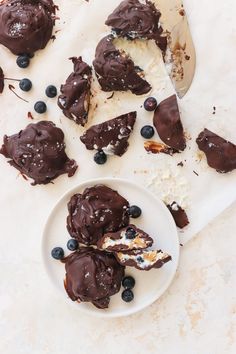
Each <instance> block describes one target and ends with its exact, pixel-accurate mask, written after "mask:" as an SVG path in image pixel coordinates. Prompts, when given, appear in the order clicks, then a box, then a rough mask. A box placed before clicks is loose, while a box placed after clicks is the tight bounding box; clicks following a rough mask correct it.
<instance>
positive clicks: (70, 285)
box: [63, 247, 124, 309]
mask: <svg viewBox="0 0 236 354" xmlns="http://www.w3.org/2000/svg"><path fill="white" fill-rule="evenodd" d="M63 263H65V269H66V277H65V282H64V284H65V289H66V292H67V294H68V296H69V297H70V298H71V300H72V301H79V302H80V301H82V302H91V303H92V304H93V305H95V306H96V307H98V308H100V309H104V308H107V307H108V305H109V302H110V296H112V295H114V294H116V293H118V292H119V290H120V287H121V281H122V278H123V276H124V267H122V266H121V265H120V264H119V263H118V262H117V260H116V258H115V257H114V255H113V254H111V253H107V252H103V251H99V250H96V249H93V248H88V247H84V248H81V250H79V251H76V252H74V253H72V254H70V255H69V256H68V257H66V258H64V260H63Z"/></svg>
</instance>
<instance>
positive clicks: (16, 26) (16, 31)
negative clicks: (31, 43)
mask: <svg viewBox="0 0 236 354" xmlns="http://www.w3.org/2000/svg"><path fill="white" fill-rule="evenodd" d="M24 27H26V24H25V23H21V22H14V23H13V24H12V25H11V26H10V29H9V34H10V36H12V37H14V36H18V37H19V36H22V34H21V33H20V32H21V30H22V29H23V28H24Z"/></svg>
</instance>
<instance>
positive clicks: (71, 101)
mask: <svg viewBox="0 0 236 354" xmlns="http://www.w3.org/2000/svg"><path fill="white" fill-rule="evenodd" d="M71 60H72V62H73V64H74V72H73V73H72V74H70V76H69V77H68V78H67V80H66V83H65V84H64V85H62V86H61V95H60V96H59V97H58V106H59V107H60V108H61V109H62V111H63V113H64V115H65V116H66V117H67V118H69V119H72V120H73V121H75V122H76V123H77V124H80V125H82V126H84V125H85V124H86V123H87V120H88V112H89V103H90V87H91V78H92V69H91V67H90V66H89V65H87V64H86V63H85V62H83V61H82V58H81V57H79V58H75V57H74V58H71Z"/></svg>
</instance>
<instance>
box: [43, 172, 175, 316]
mask: <svg viewBox="0 0 236 354" xmlns="http://www.w3.org/2000/svg"><path fill="white" fill-rule="evenodd" d="M113 182H116V183H117V182H118V183H119V182H121V183H125V184H130V185H132V186H134V187H136V188H138V189H139V190H142V191H143V192H145V193H146V194H149V196H151V197H152V198H154V199H155V200H157V201H158V202H159V203H160V204H162V206H165V203H164V202H163V201H162V200H161V199H160V198H158V197H157V196H156V195H155V194H154V193H152V192H151V191H149V190H148V189H147V188H145V187H144V186H143V185H139V184H138V183H136V182H133V181H131V180H130V179H128V178H119V177H118V178H116V177H97V178H90V179H88V180H85V181H82V182H81V183H78V184H77V185H75V186H73V187H71V188H70V189H68V190H67V191H66V192H64V193H63V195H62V196H61V197H60V198H59V199H58V200H57V201H56V202H55V203H54V205H53V207H52V209H51V211H50V212H49V214H48V216H47V219H46V221H45V223H44V227H43V232H42V239H41V258H42V260H43V265H44V269H45V271H46V273H47V277H48V279H49V280H50V283H51V284H53V288H55V289H57V292H58V293H60V294H61V296H63V294H62V292H61V291H60V290H59V289H58V286H57V285H56V282H55V281H54V280H53V279H52V277H51V274H50V272H49V270H48V266H47V259H48V257H46V254H45V246H44V245H45V242H46V229H47V226H48V223H49V220H50V219H51V218H52V216H53V213H54V212H55V209H56V207H57V206H58V205H59V204H60V203H61V202H62V201H63V199H65V198H66V197H67V196H68V195H70V194H72V193H75V191H76V189H81V188H82V189H83V188H87V187H88V185H91V184H98V183H100V184H105V183H113ZM163 210H166V215H169V219H170V222H171V223H172V224H173V225H174V228H175V230H176V231H175V236H176V241H177V245H176V246H177V247H176V251H177V254H176V267H175V270H174V272H173V274H172V276H171V277H170V279H169V281H168V282H167V284H166V285H165V287H164V288H163V290H162V291H161V294H159V295H158V296H157V297H156V298H155V299H151V300H150V301H149V302H147V303H145V304H144V305H142V306H139V307H138V308H137V309H130V310H129V309H127V310H126V311H125V312H124V311H123V312H121V313H112V312H110V313H109V312H103V311H101V312H98V311H92V310H90V309H86V308H83V307H80V306H77V309H78V310H79V311H80V312H81V313H83V314H86V315H91V316H94V317H97V318H121V317H126V316H130V315H133V314H136V313H138V312H141V311H143V310H144V309H145V308H147V307H149V306H150V305H152V304H153V303H154V302H156V301H157V300H158V299H159V298H160V297H162V296H163V295H164V293H165V292H166V291H167V289H168V288H169V287H170V285H171V284H172V282H173V280H174V278H175V276H176V272H177V269H178V266H179V258H180V245H179V242H180V241H179V235H178V231H177V227H176V225H175V222H174V219H173V217H171V214H170V212H169V211H168V209H167V208H166V206H165V208H163ZM171 220H172V221H171ZM65 295H66V294H65ZM63 298H64V299H66V296H63ZM65 303H66V302H65ZM68 303H69V305H70V306H73V308H75V306H74V302H71V303H70V302H67V306H68Z"/></svg>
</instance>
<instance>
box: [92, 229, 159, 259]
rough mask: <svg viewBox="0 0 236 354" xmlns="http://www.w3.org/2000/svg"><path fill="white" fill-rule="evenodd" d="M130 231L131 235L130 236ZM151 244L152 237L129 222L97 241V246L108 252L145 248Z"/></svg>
mask: <svg viewBox="0 0 236 354" xmlns="http://www.w3.org/2000/svg"><path fill="white" fill-rule="evenodd" d="M127 231H128V232H127ZM131 232H132V237H130V234H131ZM152 244H153V239H152V238H151V237H150V236H149V235H148V234H147V233H146V232H144V231H143V230H141V229H138V228H137V227H136V226H135V225H132V224H131V225H128V226H127V227H125V228H122V229H121V230H119V231H117V232H112V233H107V234H105V235H104V236H103V237H102V238H101V239H100V240H99V241H98V243H97V246H98V248H100V249H102V250H106V251H109V252H122V251H132V250H140V249H145V248H148V247H150V246H152Z"/></svg>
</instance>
